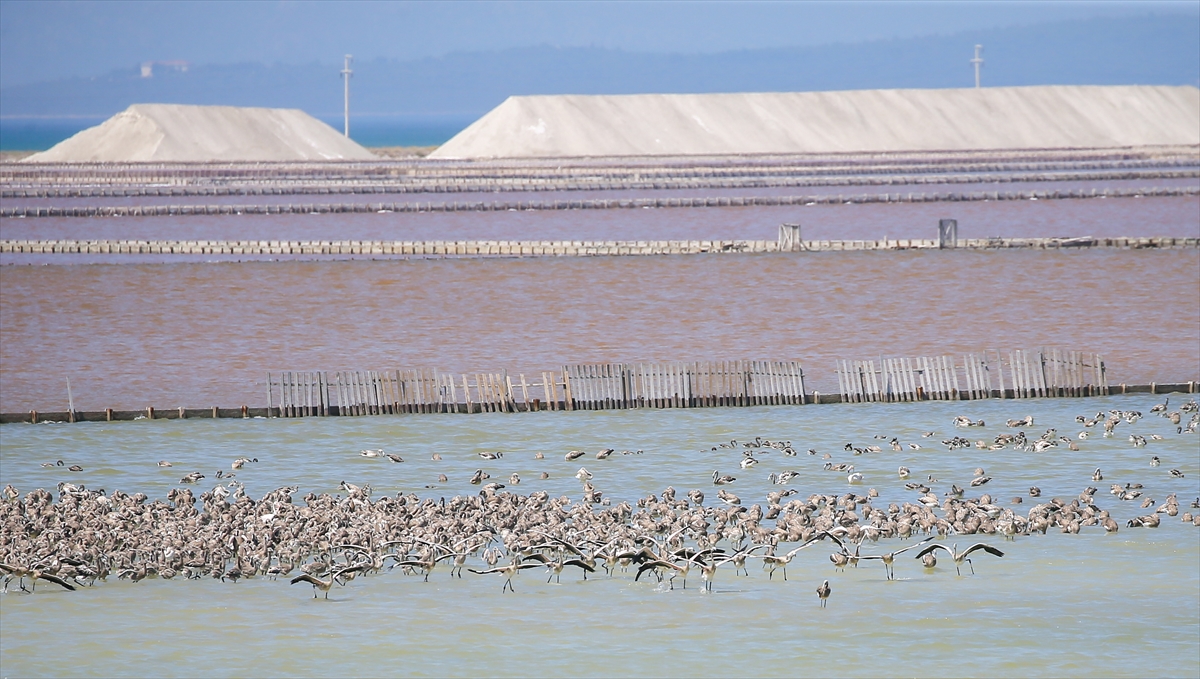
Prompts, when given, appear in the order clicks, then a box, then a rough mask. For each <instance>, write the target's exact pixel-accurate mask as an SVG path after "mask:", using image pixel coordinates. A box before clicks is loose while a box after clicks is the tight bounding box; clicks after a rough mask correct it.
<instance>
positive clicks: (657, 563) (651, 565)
mask: <svg viewBox="0 0 1200 679" xmlns="http://www.w3.org/2000/svg"><path fill="white" fill-rule="evenodd" d="M656 568H674V569H676V570H678V569H679V567H678V566H676V565H675V564H673V563H668V562H666V561H662V560H659V559H655V560H654V561H647V562H646V563H644V564H642V565H641V567H640V568H638V572H637V575H635V576H634V577H633V579H634V581H635V582H636V581H637V580H639V579H641V577H642V573H645V572H646V571H652V570H654V569H656Z"/></svg>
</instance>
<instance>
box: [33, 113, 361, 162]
mask: <svg viewBox="0 0 1200 679" xmlns="http://www.w3.org/2000/svg"><path fill="white" fill-rule="evenodd" d="M374 158H375V156H374V155H373V154H372V153H371V152H370V151H368V150H366V149H365V148H363V147H361V146H359V145H358V144H356V143H354V142H353V141H351V140H350V139H347V138H346V137H345V136H343V135H342V134H340V133H339V132H337V131H336V130H334V129H333V128H332V127H330V126H329V125H326V124H325V123H323V122H321V121H320V120H317V119H316V118H313V117H312V116H310V115H308V114H307V113H305V112H304V111H301V110H299V109H284V108H239V107H235V106H184V105H180V104H134V105H133V106H130V107H129V108H127V109H125V110H124V111H122V112H121V113H118V114H117V115H115V116H113V117H111V118H109V119H108V120H106V121H104V122H103V123H101V124H100V125H97V126H96V127H90V128H88V129H86V130H84V131H82V132H80V133H79V134H76V135H75V136H73V137H71V138H70V139H66V140H64V141H62V142H60V143H59V144H57V145H55V146H54V147H53V148H51V149H50V150H48V151H44V152H42V153H36V154H34V155H32V156H29V157H28V158H26V159H25V161H24V162H29V163H87V162H129V161H171V162H177V161H181V162H206V161H286V160H372V159H374Z"/></svg>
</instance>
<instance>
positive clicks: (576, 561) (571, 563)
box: [563, 559, 596, 573]
mask: <svg viewBox="0 0 1200 679" xmlns="http://www.w3.org/2000/svg"><path fill="white" fill-rule="evenodd" d="M563 565H564V566H578V567H580V568H582V569H583V570H585V571H587V572H589V573H595V572H596V569H595V568H592V567H591V566H589V565H587V564H586V563H584V562H582V561H580V560H579V559H571V560H570V561H564V562H563Z"/></svg>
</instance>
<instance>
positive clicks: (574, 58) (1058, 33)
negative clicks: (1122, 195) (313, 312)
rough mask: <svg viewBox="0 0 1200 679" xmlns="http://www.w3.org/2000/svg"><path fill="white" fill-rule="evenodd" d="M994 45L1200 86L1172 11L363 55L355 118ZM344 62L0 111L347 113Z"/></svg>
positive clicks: (924, 84) (959, 59)
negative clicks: (665, 43) (672, 45)
mask: <svg viewBox="0 0 1200 679" xmlns="http://www.w3.org/2000/svg"><path fill="white" fill-rule="evenodd" d="M977 43H979V44H983V45H984V54H983V57H984V60H985V63H984V66H983V84H984V86H1017V85H1044V84H1068V85H1123V84H1140V85H1198V86H1200V21H1197V20H1196V19H1195V18H1193V17H1181V16H1173V15H1162V16H1146V17H1141V18H1120V19H1107V18H1105V19H1090V20H1084V21H1071V22H1061V23H1052V24H1037V25H1030V26H1020V27H1011V28H1003V29H992V30H983V31H971V32H964V33H957V34H954V35H949V36H930V37H923V38H910V39H903V40H885V41H876V42H869V43H859V44H836V45H825V46H817V47H803V48H785V49H761V50H743V51H736V52H723V53H718V54H651V53H632V52H623V51H620V50H612V49H603V48H588V47H571V48H556V47H549V46H541V47H528V48H517V49H508V50H500V51H493V52H473V53H462V52H460V53H453V54H449V55H446V56H444V57H439V58H430V59H421V60H417V61H404V62H399V61H384V60H376V61H370V62H361V63H356V64H355V65H354V79H353V81H352V82H351V94H350V97H351V99H350V102H351V112H352V116H353V115H364V116H365V115H397V116H407V117H410V118H425V119H436V118H459V119H463V118H466V119H471V118H474V117H478V116H480V115H482V114H484V113H486V112H487V111H489V110H491V109H492V108H493V107H495V106H497V105H499V104H500V103H501V102H503V101H504V100H505V99H506V98H507V97H509V96H511V95H527V94H640V93H711V92H789V91H790V92H799V91H820V90H850V89H890V88H947V87H969V86H970V85H971V84H973V75H972V70H971V65H970V63H969V59H970V58H971V56H972V52H973V46H974V45H975V44H977ZM339 70H340V63H339V64H336V65H333V64H316V63H313V64H301V65H285V64H275V65H263V64H234V65H194V66H192V67H191V68H190V69H189V70H188V71H187V72H175V71H171V70H168V69H163V70H162V71H160V72H156V73H155V74H154V76H153V77H151V78H142V77H141V75H140V72H139V69H138V68H137V67H136V66H132V65H131V67H130V68H129V69H127V70H122V71H115V72H113V73H111V74H109V75H107V76H104V77H98V78H73V79H67V80H58V81H53V82H44V83H34V84H28V85H19V86H13V87H7V88H3V89H0V116H5V117H21V116H47V117H53V116H108V115H112V114H114V113H116V112H118V111H121V110H124V109H125V108H127V107H128V106H129V105H131V104H134V103H142V102H154V103H178V104H206V105H227V106H261V107H272V108H299V109H303V110H305V111H306V112H308V113H310V114H312V115H316V116H321V117H332V116H336V115H338V114H340V112H341V107H342V86H341V80H340V76H339V74H338V71H339Z"/></svg>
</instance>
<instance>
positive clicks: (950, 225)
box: [938, 219, 958, 250]
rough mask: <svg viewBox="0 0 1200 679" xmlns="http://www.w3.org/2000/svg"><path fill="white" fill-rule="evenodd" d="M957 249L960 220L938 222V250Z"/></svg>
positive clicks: (941, 220)
mask: <svg viewBox="0 0 1200 679" xmlns="http://www.w3.org/2000/svg"><path fill="white" fill-rule="evenodd" d="M956 247H958V220H957V219H940V220H938V249H939V250H945V249H947V248H956Z"/></svg>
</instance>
